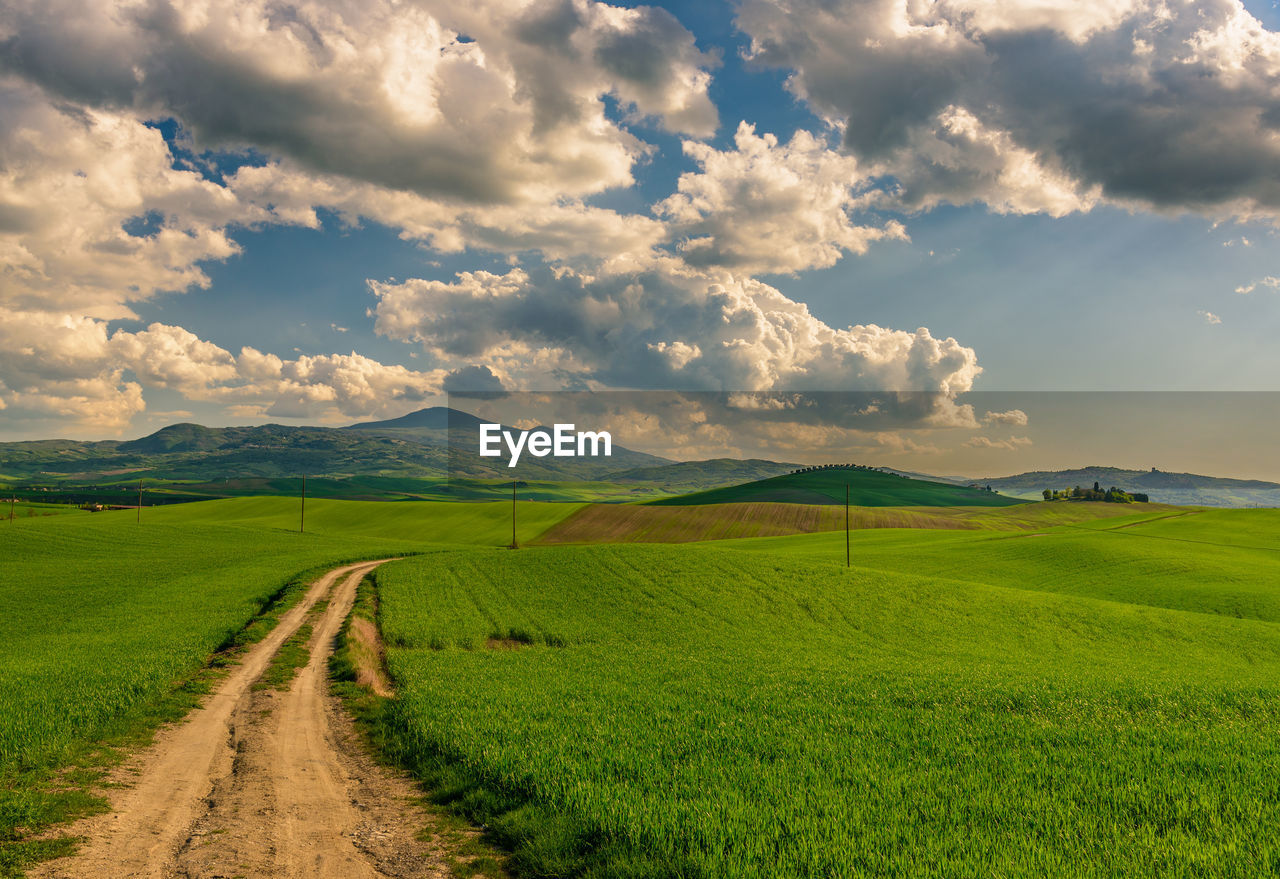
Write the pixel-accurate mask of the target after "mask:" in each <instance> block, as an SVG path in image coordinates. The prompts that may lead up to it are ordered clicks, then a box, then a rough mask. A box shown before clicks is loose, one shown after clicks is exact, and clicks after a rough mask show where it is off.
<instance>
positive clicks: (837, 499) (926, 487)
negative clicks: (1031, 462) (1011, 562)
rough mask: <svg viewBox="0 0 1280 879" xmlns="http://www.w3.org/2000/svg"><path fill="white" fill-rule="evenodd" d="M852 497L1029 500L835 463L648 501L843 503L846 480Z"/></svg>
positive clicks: (985, 502)
mask: <svg viewBox="0 0 1280 879" xmlns="http://www.w3.org/2000/svg"><path fill="white" fill-rule="evenodd" d="M846 485H847V486H848V487H849V500H850V501H851V502H852V503H853V504H855V505H856V506H860V507H1000V506H1008V505H1010V504H1020V503H1026V501H1024V500H1021V499H1015V498H1008V497H1003V496H1001V495H998V494H995V493H994V492H989V491H983V490H981V489H977V488H967V487H965V486H961V485H947V484H946V483H942V482H926V481H925V480H923V479H908V478H907V477H905V476H898V475H897V474H895V473H885V472H883V471H880V470H868V469H861V468H858V469H854V468H849V469H843V468H832V469H827V470H807V471H804V472H800V473H787V474H784V475H782V476H774V477H772V478H770V479H761V480H758V481H756V482H747V483H744V484H742V485H732V486H728V487H725V488H713V489H711V490H709V491H699V492H695V493H693V494H684V495H679V496H677V497H670V498H662V499H660V500H655V501H650V503H654V504H674V505H684V504H734V503H748V502H762V501H772V502H775V503H784V504H843V503H844V500H845V486H846Z"/></svg>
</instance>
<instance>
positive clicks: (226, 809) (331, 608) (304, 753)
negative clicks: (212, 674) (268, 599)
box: [29, 562, 474, 879]
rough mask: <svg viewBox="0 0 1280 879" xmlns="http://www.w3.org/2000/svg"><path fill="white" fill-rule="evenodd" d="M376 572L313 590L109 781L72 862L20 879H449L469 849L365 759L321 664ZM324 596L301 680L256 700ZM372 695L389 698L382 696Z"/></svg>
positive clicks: (352, 573) (334, 577) (340, 574)
mask: <svg viewBox="0 0 1280 879" xmlns="http://www.w3.org/2000/svg"><path fill="white" fill-rule="evenodd" d="M379 564H381V562H366V563H362V564H358V565H348V566H346V567H342V568H338V569H337V570H334V571H331V572H329V573H328V574H326V575H325V576H324V577H322V578H321V579H320V580H318V581H316V583H315V584H314V585H313V586H312V587H311V588H310V589H309V590H308V592H307V593H306V596H305V597H304V598H303V599H302V600H301V601H300V602H299V603H298V604H297V605H295V606H294V607H293V608H291V609H290V610H289V611H288V612H287V613H285V614H284V615H283V616H282V618H281V620H280V622H279V624H278V625H277V626H276V627H275V628H274V629H273V630H272V631H271V633H270V634H269V635H268V636H267V637H266V638H264V639H263V640H262V641H260V642H259V643H258V644H256V645H254V646H253V647H252V648H251V649H250V650H249V651H248V652H247V653H246V654H245V656H244V658H243V660H242V662H241V663H240V665H239V666H237V667H235V668H234V669H233V670H232V672H231V673H230V674H229V675H228V676H227V677H226V678H225V679H223V680H222V682H221V683H220V684H219V686H218V687H217V689H216V691H215V692H214V693H213V694H212V695H211V696H210V697H208V698H207V699H206V701H205V703H204V704H203V705H202V706H201V707H200V708H198V709H196V710H195V711H193V712H191V713H190V714H189V715H188V716H187V717H186V718H185V719H184V720H183V721H182V722H180V723H178V724H175V725H173V726H170V727H167V728H165V729H163V730H161V731H160V733H158V734H157V736H156V739H155V741H154V743H153V744H152V745H151V746H150V747H148V748H146V749H145V750H144V751H142V752H141V753H139V754H137V755H135V757H134V758H132V759H130V760H129V761H127V762H126V763H125V765H124V766H123V767H122V769H121V770H120V771H119V772H117V773H116V776H115V778H114V780H115V781H116V782H120V783H121V786H120V787H119V788H116V789H113V790H110V791H108V792H107V796H108V798H109V799H110V800H111V805H112V807H113V809H112V811H111V812H110V813H109V814H104V815H98V816H94V817H91V818H87V819H84V820H83V821H80V822H78V823H77V824H76V825H75V826H74V827H73V828H72V829H71V830H72V833H73V834H75V835H77V836H80V837H81V838H82V839H83V844H82V845H81V846H80V847H79V851H78V852H77V854H76V855H75V856H73V857H70V858H64V859H60V860H57V861H51V862H47V863H45V864H42V865H40V866H39V867H36V868H34V869H33V870H32V871H31V872H30V874H29V875H31V876H36V877H95V879H96V877H103V876H113V877H129V879H133V877H154V879H161V877H165V879H167V877H209V879H212V877H233V876H242V877H251V876H252V877H258V876H262V877H267V876H270V877H334V879H339V877H341V879H374V877H397V879H399V877H445V876H449V875H451V874H450V871H449V863H450V861H451V859H452V855H451V851H450V850H451V849H452V848H455V847H456V846H457V845H459V844H460V841H461V843H463V844H471V845H474V840H473V839H471V840H466V839H462V837H461V836H460V835H459V833H458V832H457V831H456V830H451V829H448V828H450V827H451V826H452V825H451V824H450V822H449V819H447V818H444V817H442V816H440V815H439V814H438V813H434V812H433V811H432V810H431V809H430V808H429V807H427V806H425V805H424V803H423V800H422V796H421V794H420V793H419V792H418V791H417V790H416V789H415V787H414V785H413V784H412V782H410V781H409V780H408V779H407V778H405V777H403V776H401V775H399V774H397V773H395V772H394V771H392V770H390V769H388V768H386V767H384V766H381V765H379V764H378V763H376V762H375V761H374V760H373V759H372V757H371V756H370V755H369V753H368V751H367V749H366V748H365V747H364V745H363V743H362V742H361V741H360V738H359V734H358V731H357V730H356V729H355V726H354V723H353V722H352V720H351V719H350V718H349V717H348V716H347V714H346V712H345V711H344V710H343V708H342V706H341V704H340V703H339V702H338V701H337V699H336V698H335V697H334V696H333V695H331V693H330V692H329V686H328V660H329V656H330V655H331V653H332V651H333V648H334V643H335V641H336V639H337V637H338V635H339V632H340V630H341V627H342V623H343V620H344V619H345V618H346V616H347V614H348V613H349V612H350V610H351V606H352V603H353V601H354V599H355V591H356V586H357V585H358V584H359V583H360V580H361V579H362V578H363V577H364V576H365V574H367V573H368V572H369V571H370V570H372V569H373V568H374V567H376V566H377V565H379ZM325 596H328V598H329V601H328V603H327V605H325V606H324V609H323V611H322V612H321V611H317V612H316V613H315V614H312V616H313V617H315V618H314V619H313V620H312V623H313V634H312V637H311V640H310V642H309V645H308V646H309V648H310V659H309V661H308V662H307V664H306V666H305V667H303V668H301V669H299V671H298V673H297V675H296V676H295V677H294V678H293V680H292V682H291V684H290V685H289V686H288V689H287V690H279V691H277V690H270V689H256V690H255V689H254V688H253V687H252V684H253V683H254V681H255V680H257V678H258V677H259V676H260V675H261V674H262V672H263V671H264V670H265V669H266V668H267V666H268V663H269V662H270V660H271V657H272V656H273V655H274V654H275V653H276V651H277V650H278V649H279V648H280V646H281V644H283V643H284V642H285V641H286V640H287V639H288V638H289V637H290V636H291V635H292V634H293V633H294V632H296V631H297V630H298V628H299V627H300V626H301V625H302V624H303V622H304V621H306V620H307V619H308V614H309V613H311V612H312V611H313V609H314V608H316V602H317V601H319V600H320V599H321V598H324V597H325ZM370 628H372V627H370ZM359 634H360V635H362V636H364V637H365V638H370V637H372V638H374V639H375V640H374V641H373V642H372V643H371V644H370V645H369V646H370V648H371V649H372V650H373V651H376V649H377V642H376V630H375V631H374V632H372V633H369V632H364V631H361V632H359ZM374 655H376V653H375V654H374ZM378 688H379V689H382V690H383V691H384V692H389V683H388V682H387V681H386V680H385V679H382V680H379V681H378ZM466 835H467V836H474V834H473V833H471V834H466Z"/></svg>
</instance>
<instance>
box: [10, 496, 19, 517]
mask: <svg viewBox="0 0 1280 879" xmlns="http://www.w3.org/2000/svg"><path fill="white" fill-rule="evenodd" d="M17 502H18V498H17V497H16V496H15V495H9V521H10V522H12V521H13V505H14V504H16V503H17Z"/></svg>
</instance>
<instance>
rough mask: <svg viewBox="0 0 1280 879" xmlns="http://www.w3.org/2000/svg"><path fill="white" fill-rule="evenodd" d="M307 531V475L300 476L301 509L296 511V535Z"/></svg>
mask: <svg viewBox="0 0 1280 879" xmlns="http://www.w3.org/2000/svg"><path fill="white" fill-rule="evenodd" d="M306 530H307V474H305V473H303V474H302V508H301V509H300V510H299V511H298V533H299V534H303V533H305V532H306Z"/></svg>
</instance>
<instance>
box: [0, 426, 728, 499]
mask: <svg viewBox="0 0 1280 879" xmlns="http://www.w3.org/2000/svg"><path fill="white" fill-rule="evenodd" d="M480 423H481V422H480V419H478V418H476V417H475V416H474V415H471V414H469V413H466V412H459V411H457V410H453V409H444V408H441V407H435V408H431V409H421V410H419V411H417V412H412V413H410V414H408V415H406V416H404V417H402V418H397V419H393V420H391V421H379V422H367V423H364V424H356V425H351V426H350V427H346V428H328V427H292V426H288V425H282V424H265V425H259V426H251V427H206V426H204V425H200V424H190V423H181V424H171V425H169V426H167V427H163V428H161V429H160V430H158V431H156V432H155V433H153V434H150V435H148V436H144V437H141V438H139V439H133V440H125V441H118V440H105V441H97V442H77V441H74V440H39V441H32V442H14V443H0V483H11V484H14V485H17V486H19V487H21V486H32V485H38V486H43V487H47V488H51V489H56V488H59V487H64V486H67V485H80V486H90V485H91V486H96V487H99V488H105V487H107V486H112V485H116V484H120V483H129V484H134V485H136V483H137V481H138V480H139V479H147V480H169V481H182V482H187V483H192V484H193V486H199V489H198V491H199V493H202V494H206V495H207V494H210V493H215V494H216V493H217V491H216V486H217V485H218V484H227V483H228V481H230V482H231V483H238V484H239V490H237V491H233V492H231V493H262V492H261V491H257V490H253V489H252V488H251V487H250V483H251V482H252V481H253V480H277V479H282V478H291V477H297V476H299V475H301V474H304V473H305V474H307V475H308V476H310V477H336V478H342V479H352V478H357V477H359V478H369V477H401V478H413V479H417V480H421V479H437V480H438V479H442V478H444V477H447V476H450V475H452V476H455V477H466V478H472V479H510V478H511V477H512V476H515V477H517V478H519V479H523V480H546V481H557V480H569V481H577V480H594V479H600V478H602V477H605V476H608V475H609V474H612V473H613V472H615V471H619V470H633V469H635V468H642V467H661V466H663V465H667V464H670V463H671V462H670V461H668V460H667V459H665V458H660V457H657V456H655V455H649V454H645V453H644V452H637V451H633V450H631V449H628V448H625V447H623V446H619V445H616V444H615V445H614V446H613V449H612V452H613V454H612V455H611V456H610V457H608V458H598V459H591V458H587V459H564V458H552V457H546V458H535V457H533V456H531V455H525V456H524V457H522V458H521V460H520V462H519V466H518V467H516V468H515V470H514V471H512V470H509V469H508V468H506V467H505V466H503V465H496V464H495V462H494V459H491V458H481V457H480V456H479V454H478V439H477V437H476V430H477V425H479V424H480ZM726 481H728V480H726ZM366 483H367V479H366ZM720 484H723V482H721V483H720ZM262 487H263V488H264V489H266V490H267V491H268V493H269V491H270V490H272V487H271V486H266V485H263V486H262ZM689 487H702V485H696V486H689ZM367 488H368V486H367V484H366V485H365V486H362V487H361V488H360V489H359V490H356V491H353V492H345V491H340V492H338V493H339V494H344V495H345V494H354V495H356V496H360V497H367V496H370V492H369V491H368V490H367ZM246 489H248V491H246ZM674 490H679V489H674Z"/></svg>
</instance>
